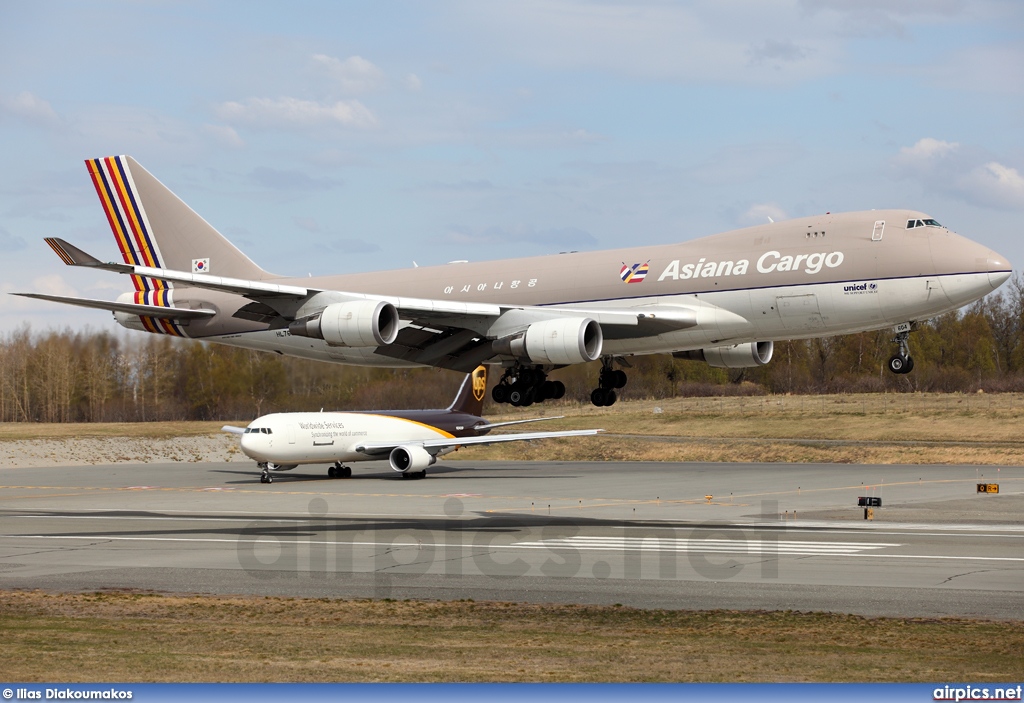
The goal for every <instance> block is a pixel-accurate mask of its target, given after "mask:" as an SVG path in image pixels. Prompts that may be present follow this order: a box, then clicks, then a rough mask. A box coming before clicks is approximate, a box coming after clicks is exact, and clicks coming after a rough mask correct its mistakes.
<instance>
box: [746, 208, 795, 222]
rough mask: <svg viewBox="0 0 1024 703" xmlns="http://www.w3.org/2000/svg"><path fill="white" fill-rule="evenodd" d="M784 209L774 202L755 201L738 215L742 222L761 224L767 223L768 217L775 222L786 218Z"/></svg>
mask: <svg viewBox="0 0 1024 703" xmlns="http://www.w3.org/2000/svg"><path fill="white" fill-rule="evenodd" d="M788 217H789V216H788V215H787V214H786V211H785V210H783V209H782V208H781V207H779V206H778V205H776V204H775V203H757V204H755V205H751V206H750V208H748V209H747V211H746V212H745V213H743V214H742V215H741V216H740V221H741V222H743V223H744V224H754V225H762V224H767V223H768V218H771V219H772V220H773V221H775V222H780V221H782V220H785V219H787V218H788Z"/></svg>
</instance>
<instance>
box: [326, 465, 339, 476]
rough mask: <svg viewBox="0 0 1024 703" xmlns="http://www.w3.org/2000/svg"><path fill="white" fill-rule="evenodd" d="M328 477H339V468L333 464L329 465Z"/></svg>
mask: <svg viewBox="0 0 1024 703" xmlns="http://www.w3.org/2000/svg"><path fill="white" fill-rule="evenodd" d="M327 477H328V478H338V470H337V469H336V468H335V467H333V466H329V467H327Z"/></svg>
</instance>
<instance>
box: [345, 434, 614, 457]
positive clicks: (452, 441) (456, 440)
mask: <svg viewBox="0 0 1024 703" xmlns="http://www.w3.org/2000/svg"><path fill="white" fill-rule="evenodd" d="M601 432H604V430H564V431H561V432H521V433H519V434H499V435H493V436H485V437H451V438H447V437H446V438H443V439H427V440H417V441H413V442H364V443H362V444H357V445H356V447H355V450H356V451H357V452H360V453H362V454H367V455H369V456H376V455H385V454H388V453H390V452H391V450H392V449H394V448H395V447H402V446H408V445H415V446H420V447H423V448H424V449H447V448H448V447H466V446H469V445H471V444H497V443H499V442H519V441H529V440H533V439H552V438H554V437H585V436H589V435H595V434H598V433H601Z"/></svg>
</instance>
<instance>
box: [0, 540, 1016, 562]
mask: <svg viewBox="0 0 1024 703" xmlns="http://www.w3.org/2000/svg"><path fill="white" fill-rule="evenodd" d="M0 539H12V540H16V539H54V540H60V539H63V540H78V541H92V542H97V544H96V546H101V545H102V543H105V542H119V541H124V542H186V543H196V544H202V543H210V542H214V543H236V544H268V543H269V542H271V541H287V542H295V543H298V544H304V545H311V544H317V545H326V546H367V547H384V548H395V547H410V548H416V550H423V548H436V550H444V548H453V547H461V548H469V550H475V548H481V550H487V551H494V550H511V551H515V550H520V551H522V550H548V551H551V552H554V551H556V550H561V551H564V550H567V548H572V550H579V551H584V552H598V551H604V552H625V551H631V550H633V551H642V552H648V553H651V554H658V553H660V552H663V551H664V547H659V546H656V545H654V544H651V545H649V546H648V547H644V546H643V545H639V544H638V545H634V546H625V545H623V544H622V543H621V542H622V538H604V537H593V538H592V539H595V540H608V539H611V540H615V539H617V540H618V543H615V542H614V541H612V542H609V543H606V544H600V543H596V542H595V543H592V544H590V545H587V544H581V543H573V542H571V541H570V540H556V539H545V540H540V541H532V542H515V543H512V544H493V543H488V544H480V545H477V544H471V543H461V542H455V543H447V544H446V543H444V542H427V541H422V542H421V541H416V542H406V541H402V542H398V541H376V540H375V541H345V540H327V539H303V538H301V537H300V538H298V539H289V540H284V539H281V538H280V536H279V535H267V536H265V537H259V538H256V539H251V538H230V537H227V538H225V537H123V536H117V537H115V536H108V535H90V536H83V535H65V534H0ZM641 541H642V540H641ZM647 541H653V540H647ZM675 541H677V542H691V543H692V544H687V545H683V544H679V545H677V548H676V552H677V553H682V554H737V555H745V556H750V557H761V556H765V557H853V558H868V559H930V560H942V561H965V562H1024V557H984V556H970V557H964V556H956V555H904V554H873V553H871V552H869V551H868V550H870V548H882V547H892V546H903V545H902V544H879V543H876V544H853V545H852V546H851V545H850V544H849V543H847V544H842V543H841V542H831V543H830V544H831V545H836V544H842V545H843V546H846V547H849V548H846V550H840V548H837V547H836V546H833V547H831V548H833V551H827V548H822V550H819V551H815V550H812V548H810V547H808V546H807V544H819V545H820V544H826V545H827V544H829V543H828V542H799V543H798V546H795V547H794V548H792V550H788V548H785V544H786V543H785V542H782V541H781V540H780V541H779V542H778V544H777V545H776V544H775V543H773V542H767V543H769V544H770V546H768V547H764V544H765V543H766V542H760V551H759V548H758V542H757V541H755V542H754V544H755V547H754V548H750V550H745V547H746V546H749V545H751V544H752V542H751V541H745V542H744V541H740V540H734V541H733V540H718V541H719V542H723V541H724V542H729V541H732V544H731V545H728V544H726V545H721V546H717V545H714V544H711V542H713V541H715V540H709V539H693V540H681V539H680V540H675ZM730 546H731V547H732V548H729V547H730ZM740 546H743V547H744V550H745V551H744V550H741V548H739V547H740Z"/></svg>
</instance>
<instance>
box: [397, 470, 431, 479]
mask: <svg viewBox="0 0 1024 703" xmlns="http://www.w3.org/2000/svg"><path fill="white" fill-rule="evenodd" d="M426 477H427V470H426V469H423V471H405V472H403V473H402V478H404V479H406V480H410V481H418V480H420V479H424V478H426Z"/></svg>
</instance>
